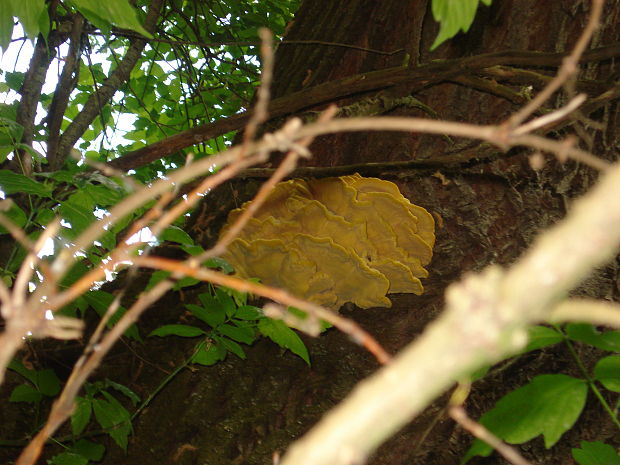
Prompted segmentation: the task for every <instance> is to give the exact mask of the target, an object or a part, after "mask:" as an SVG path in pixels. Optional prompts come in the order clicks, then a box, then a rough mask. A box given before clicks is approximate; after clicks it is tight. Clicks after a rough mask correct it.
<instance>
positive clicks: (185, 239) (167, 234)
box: [159, 226, 194, 245]
mask: <svg viewBox="0 0 620 465" xmlns="http://www.w3.org/2000/svg"><path fill="white" fill-rule="evenodd" d="M159 238H160V239H161V240H162V241H170V242H176V243H177V244H184V245H194V240H193V239H192V238H191V237H190V236H189V234H187V233H186V232H185V231H183V230H182V229H181V228H178V227H176V226H168V227H167V228H166V229H164V230H163V231H162V233H161V235H160V237H159Z"/></svg>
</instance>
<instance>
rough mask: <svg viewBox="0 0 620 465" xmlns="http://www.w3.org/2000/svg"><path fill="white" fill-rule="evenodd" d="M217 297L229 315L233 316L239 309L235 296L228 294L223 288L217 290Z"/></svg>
mask: <svg viewBox="0 0 620 465" xmlns="http://www.w3.org/2000/svg"><path fill="white" fill-rule="evenodd" d="M215 298H216V300H217V301H218V302H219V304H220V306H221V307H222V308H223V309H224V313H225V314H226V316H227V317H229V318H230V317H232V316H233V315H234V314H235V311H236V310H237V305H235V301H234V300H233V298H232V297H231V296H230V295H228V293H227V292H226V291H225V290H224V289H222V288H218V289H216V290H215Z"/></svg>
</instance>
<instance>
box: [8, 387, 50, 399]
mask: <svg viewBox="0 0 620 465" xmlns="http://www.w3.org/2000/svg"><path fill="white" fill-rule="evenodd" d="M42 399H43V394H41V393H40V392H39V391H38V390H37V389H36V388H34V387H32V386H31V385H30V384H20V385H18V386H16V387H15V389H13V392H11V396H10V397H9V402H29V403H32V404H36V403H37V402H41V400H42Z"/></svg>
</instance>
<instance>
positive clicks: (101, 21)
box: [70, 0, 153, 38]
mask: <svg viewBox="0 0 620 465" xmlns="http://www.w3.org/2000/svg"><path fill="white" fill-rule="evenodd" d="M70 2H71V3H72V4H73V5H74V6H75V7H76V8H77V9H78V10H79V12H80V13H82V14H83V15H84V16H86V18H88V20H89V21H91V22H92V23H93V24H95V25H97V27H100V28H106V26H108V25H114V26H118V27H121V28H124V29H131V30H133V31H136V32H139V33H140V34H142V35H143V36H145V37H148V38H152V37H153V36H152V35H151V34H150V33H149V32H148V31H147V30H146V29H144V27H143V26H142V23H141V22H140V19H139V18H138V14H137V11H136V9H135V8H134V7H132V6H131V4H130V3H129V2H128V1H127V0H106V1H101V0H70Z"/></svg>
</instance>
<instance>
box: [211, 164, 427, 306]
mask: <svg viewBox="0 0 620 465" xmlns="http://www.w3.org/2000/svg"><path fill="white" fill-rule="evenodd" d="M247 205H248V204H247V203H246V204H244V205H242V206H241V208H239V209H236V210H233V211H231V212H230V215H229V216H228V222H227V224H226V225H225V226H224V228H223V230H222V234H223V233H224V231H226V229H227V228H228V227H229V226H230V225H231V224H232V223H233V222H234V221H235V220H236V219H237V218H238V217H239V215H240V214H241V212H242V211H243V210H244V209H245V208H246V207H247ZM434 244H435V222H434V220H433V217H432V216H431V215H430V214H429V213H428V212H427V211H426V210H425V209H424V208H422V207H419V206H417V205H413V204H412V203H411V202H409V200H407V199H406V198H405V197H404V196H403V195H402V194H401V193H400V191H399V190H398V187H397V186H396V184H394V183H391V182H389V181H384V180H382V179H377V178H365V177H362V176H360V175H359V174H354V175H351V176H342V177H339V178H327V179H315V180H310V181H304V180H303V179H292V180H290V181H286V182H281V183H279V184H277V185H276V186H275V188H274V189H273V191H272V192H271V194H270V195H269V197H268V198H267V200H266V201H265V203H264V205H263V206H262V207H261V208H260V209H259V211H258V212H257V213H256V215H255V216H254V217H253V218H251V219H250V221H249V222H248V224H247V226H246V227H245V229H244V230H243V231H242V232H241V234H240V235H239V237H237V238H236V239H235V240H234V241H233V242H232V243H231V244H230V246H229V247H228V252H227V253H226V255H225V256H224V258H225V259H226V260H228V261H229V262H230V263H231V264H232V265H233V266H234V267H235V270H236V273H237V274H238V275H239V276H241V277H243V278H252V277H257V278H260V279H261V281H262V282H263V283H265V284H268V285H271V286H277V287H281V288H283V289H286V290H288V291H289V292H291V293H293V294H295V295H298V296H300V297H303V298H305V299H307V300H310V301H312V302H315V303H317V304H321V305H325V306H327V307H330V308H334V309H338V308H340V307H341V306H342V305H343V304H344V303H345V302H353V303H354V304H355V305H357V306H358V307H361V308H369V307H390V306H391V302H390V300H389V299H388V298H387V297H386V294H390V293H399V292H408V293H414V294H418V295H420V294H422V292H423V291H424V288H423V287H422V283H421V282H420V278H425V277H427V276H428V272H427V271H426V270H425V269H424V265H427V264H428V263H429V262H430V260H431V257H432V255H433V245H434Z"/></svg>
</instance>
